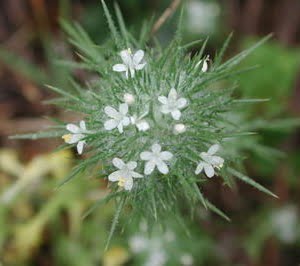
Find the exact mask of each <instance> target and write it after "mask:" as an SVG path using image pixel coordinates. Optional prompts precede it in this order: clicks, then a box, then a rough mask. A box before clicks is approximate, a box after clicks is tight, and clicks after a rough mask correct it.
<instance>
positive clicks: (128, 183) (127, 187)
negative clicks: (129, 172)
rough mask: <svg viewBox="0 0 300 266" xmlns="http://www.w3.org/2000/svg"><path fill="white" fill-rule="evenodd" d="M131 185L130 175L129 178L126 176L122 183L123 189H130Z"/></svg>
mask: <svg viewBox="0 0 300 266" xmlns="http://www.w3.org/2000/svg"><path fill="white" fill-rule="evenodd" d="M132 187H133V179H132V178H131V177H130V178H126V180H125V184H124V189H125V190H131V189H132Z"/></svg>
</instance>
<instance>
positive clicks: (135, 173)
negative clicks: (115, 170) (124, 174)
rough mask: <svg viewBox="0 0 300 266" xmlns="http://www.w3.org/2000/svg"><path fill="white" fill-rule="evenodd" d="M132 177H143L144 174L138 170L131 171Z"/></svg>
mask: <svg viewBox="0 0 300 266" xmlns="http://www.w3.org/2000/svg"><path fill="white" fill-rule="evenodd" d="M131 175H132V177H134V178H142V177H143V176H142V175H141V174H139V173H137V172H131Z"/></svg>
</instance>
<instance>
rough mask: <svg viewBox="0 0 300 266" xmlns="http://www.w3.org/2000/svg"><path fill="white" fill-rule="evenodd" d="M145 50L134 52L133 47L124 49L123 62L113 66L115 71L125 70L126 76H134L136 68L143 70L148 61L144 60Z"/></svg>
mask: <svg viewBox="0 0 300 266" xmlns="http://www.w3.org/2000/svg"><path fill="white" fill-rule="evenodd" d="M144 55H145V53H144V51H143V50H138V51H136V52H135V53H134V54H132V52H131V49H130V48H128V49H127V50H123V51H121V52H120V56H121V58H122V61H123V64H116V65H114V66H113V71H116V72H125V75H126V78H128V77H129V73H130V76H131V77H132V78H133V77H134V75H135V71H136V70H141V69H143V68H144V67H145V65H146V63H144V62H143V58H144Z"/></svg>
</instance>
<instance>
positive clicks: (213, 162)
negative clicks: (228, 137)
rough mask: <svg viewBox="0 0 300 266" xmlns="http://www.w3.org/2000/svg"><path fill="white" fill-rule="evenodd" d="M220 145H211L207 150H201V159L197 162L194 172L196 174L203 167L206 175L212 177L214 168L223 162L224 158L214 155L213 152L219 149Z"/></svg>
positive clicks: (220, 165)
mask: <svg viewBox="0 0 300 266" xmlns="http://www.w3.org/2000/svg"><path fill="white" fill-rule="evenodd" d="M219 148H220V146H219V145H218V144H215V145H212V146H211V147H210V148H209V150H208V151H207V152H201V153H200V157H201V159H202V161H200V163H199V164H198V166H197V168H196V171H195V174H196V175H198V174H200V173H201V172H202V170H203V169H204V172H205V174H206V175H207V177H213V176H214V175H215V170H214V168H221V167H222V166H223V163H224V159H223V158H221V157H219V156H215V155H214V154H215V153H216V152H217V151H218V150H219Z"/></svg>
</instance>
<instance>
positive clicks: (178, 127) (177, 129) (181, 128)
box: [174, 124, 186, 134]
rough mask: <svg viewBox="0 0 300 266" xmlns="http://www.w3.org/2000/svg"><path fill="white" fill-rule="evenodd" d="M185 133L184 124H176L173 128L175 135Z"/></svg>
mask: <svg viewBox="0 0 300 266" xmlns="http://www.w3.org/2000/svg"><path fill="white" fill-rule="evenodd" d="M185 131H186V126H185V125H184V124H176V125H175V126H174V133H175V134H181V133H184V132H185Z"/></svg>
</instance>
